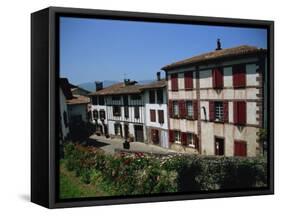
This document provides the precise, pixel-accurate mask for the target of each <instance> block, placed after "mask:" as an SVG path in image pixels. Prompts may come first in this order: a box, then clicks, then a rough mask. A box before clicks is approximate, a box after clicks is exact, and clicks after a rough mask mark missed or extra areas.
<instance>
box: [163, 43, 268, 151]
mask: <svg viewBox="0 0 281 216" xmlns="http://www.w3.org/2000/svg"><path fill="white" fill-rule="evenodd" d="M218 45H219V46H218V48H217V49H216V50H215V51H213V52H209V53H204V54H201V55H199V56H195V57H192V58H188V59H184V60H182V61H179V62H176V63H172V64H170V65H167V66H165V67H163V68H162V69H163V70H165V71H166V73H167V75H168V99H169V129H170V131H169V141H170V145H171V148H174V149H177V150H179V151H187V150H188V151H190V150H191V152H192V151H193V152H194V153H196V152H198V153H200V154H204V155H225V156H256V155H258V154H260V153H261V152H262V148H263V146H262V144H261V143H260V142H259V138H258V135H257V133H258V131H259V129H260V128H261V127H262V126H263V125H264V124H263V112H264V103H263V98H264V96H265V95H264V83H263V80H264V79H263V77H264V74H266V73H267V70H266V68H267V67H266V50H264V49H258V48H256V47H251V46H239V47H233V48H228V49H221V48H220V43H219V42H218Z"/></svg>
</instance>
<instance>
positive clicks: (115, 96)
mask: <svg viewBox="0 0 281 216" xmlns="http://www.w3.org/2000/svg"><path fill="white" fill-rule="evenodd" d="M120 99H121V98H120V96H119V95H114V96H112V100H114V101H116V100H120Z"/></svg>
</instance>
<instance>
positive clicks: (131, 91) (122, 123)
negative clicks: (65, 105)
mask: <svg viewBox="0 0 281 216" xmlns="http://www.w3.org/2000/svg"><path fill="white" fill-rule="evenodd" d="M90 96H91V97H92V103H93V104H94V105H93V108H92V109H93V110H101V109H105V115H106V116H105V119H106V124H107V125H108V126H107V128H108V129H107V130H108V135H110V136H112V137H120V138H131V140H134V141H138V142H144V141H145V140H146V131H145V128H144V122H145V116H144V115H145V112H144V98H143V95H142V94H141V86H140V85H136V82H135V81H130V80H129V79H127V80H124V82H122V83H117V84H114V85H112V86H109V87H107V88H102V89H99V90H98V91H96V92H93V93H91V94H90ZM100 98H103V99H102V100H103V103H102V104H104V105H100V102H99V100H100ZM96 100H97V101H98V102H97V103H96V102H94V101H96ZM100 106H102V107H100Z"/></svg>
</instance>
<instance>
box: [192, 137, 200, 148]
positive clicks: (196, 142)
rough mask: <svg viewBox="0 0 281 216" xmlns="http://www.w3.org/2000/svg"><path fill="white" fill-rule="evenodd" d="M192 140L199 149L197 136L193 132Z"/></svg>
mask: <svg viewBox="0 0 281 216" xmlns="http://www.w3.org/2000/svg"><path fill="white" fill-rule="evenodd" d="M193 140H194V145H195V148H196V149H199V144H198V136H197V135H196V134H193Z"/></svg>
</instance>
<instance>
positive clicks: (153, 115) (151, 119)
mask: <svg viewBox="0 0 281 216" xmlns="http://www.w3.org/2000/svg"><path fill="white" fill-rule="evenodd" d="M150 121H151V122H156V112H155V110H150Z"/></svg>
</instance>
